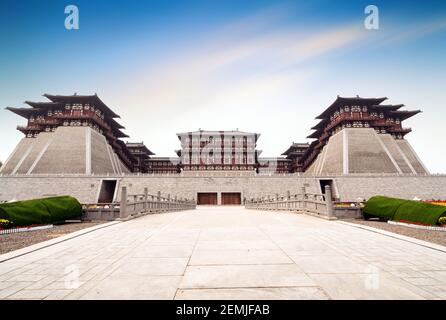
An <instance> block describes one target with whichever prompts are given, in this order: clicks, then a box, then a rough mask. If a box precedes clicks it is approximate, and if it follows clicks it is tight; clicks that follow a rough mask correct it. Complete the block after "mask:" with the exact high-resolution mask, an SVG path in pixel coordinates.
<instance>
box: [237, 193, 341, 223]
mask: <svg viewBox="0 0 446 320" xmlns="http://www.w3.org/2000/svg"><path fill="white" fill-rule="evenodd" d="M245 207H246V208H247V209H256V210H287V211H303V212H309V213H313V214H317V215H321V216H326V217H328V218H330V217H333V211H334V209H333V200H332V193H331V188H330V186H326V187H325V194H315V193H307V192H306V190H305V187H302V188H301V192H300V193H299V194H291V192H290V191H288V192H287V194H286V195H285V196H279V194H277V193H276V194H275V195H274V196H273V197H272V196H267V197H261V198H252V199H247V200H246V202H245Z"/></svg>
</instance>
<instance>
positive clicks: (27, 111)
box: [6, 107, 42, 118]
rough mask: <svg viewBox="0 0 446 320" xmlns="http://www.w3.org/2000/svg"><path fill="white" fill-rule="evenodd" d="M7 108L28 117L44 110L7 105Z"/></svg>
mask: <svg viewBox="0 0 446 320" xmlns="http://www.w3.org/2000/svg"><path fill="white" fill-rule="evenodd" d="M6 110H9V111H11V112H14V113H15V114H17V115H19V116H21V117H24V118H28V117H29V116H32V115H36V114H39V113H40V112H41V111H42V110H40V109H31V108H13V107H6Z"/></svg>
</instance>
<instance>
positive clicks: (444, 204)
mask: <svg viewBox="0 0 446 320" xmlns="http://www.w3.org/2000/svg"><path fill="white" fill-rule="evenodd" d="M423 202H427V203H432V204H436V205H437V206H446V200H426V201H423Z"/></svg>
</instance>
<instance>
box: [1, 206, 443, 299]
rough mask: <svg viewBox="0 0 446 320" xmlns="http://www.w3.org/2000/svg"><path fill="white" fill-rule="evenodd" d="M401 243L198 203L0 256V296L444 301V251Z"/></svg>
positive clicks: (307, 220) (352, 229) (302, 218)
mask: <svg viewBox="0 0 446 320" xmlns="http://www.w3.org/2000/svg"><path fill="white" fill-rule="evenodd" d="M409 240H410V239H409ZM409 240H408V239H406V238H401V237H398V236H394V235H392V234H388V233H379V232H375V231H373V230H370V229H366V228H358V227H356V226H352V225H349V224H344V223H340V222H335V221H326V220H322V219H317V218H314V217H311V216H308V215H302V214H295V213H289V212H270V211H256V210H246V209H244V208H243V207H237V206H231V207H224V206H222V207H199V208H198V209H197V210H189V211H182V212H170V213H165V214H156V215H146V216H143V217H140V218H137V219H133V220H130V221H126V222H119V223H115V224H113V225H110V226H108V227H106V228H99V229H97V230H91V231H90V232H88V233H85V234H76V236H75V237H66V238H64V239H63V241H52V240H51V242H49V243H47V244H45V243H42V244H39V246H33V247H32V248H31V249H32V250H27V249H26V248H25V249H21V251H19V252H13V253H9V254H8V256H6V257H3V258H2V257H0V261H2V262H0V299H68V300H75V299H445V298H446V253H445V252H444V251H442V250H439V248H438V247H432V248H431V247H429V246H428V245H427V244H426V243H420V242H417V241H409ZM5 258H6V259H5Z"/></svg>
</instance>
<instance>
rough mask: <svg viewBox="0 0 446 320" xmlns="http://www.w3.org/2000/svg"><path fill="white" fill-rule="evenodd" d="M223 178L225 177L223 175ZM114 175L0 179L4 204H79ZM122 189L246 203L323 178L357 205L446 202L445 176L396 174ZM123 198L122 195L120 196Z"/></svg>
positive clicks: (156, 181)
mask: <svg viewBox="0 0 446 320" xmlns="http://www.w3.org/2000/svg"><path fill="white" fill-rule="evenodd" d="M225 174H227V173H226V172H225ZM104 178H107V179H110V178H113V175H110V176H69V175H67V176H0V201H5V200H12V199H16V200H22V199H31V198H38V197H43V196H51V195H64V194H69V195H73V196H75V197H76V198H78V199H79V201H81V202H84V203H87V202H95V201H96V200H97V196H98V192H99V188H100V183H101V181H102V179H104ZM114 178H116V179H117V180H118V181H119V187H121V186H124V185H125V186H127V188H128V192H129V194H132V193H143V190H144V187H148V189H149V193H151V194H156V192H157V191H158V190H160V191H161V192H162V193H163V194H164V195H167V194H169V193H170V194H171V195H172V196H174V195H176V196H178V197H183V198H189V199H190V198H196V193H197V192H212V191H214V192H224V191H226V192H241V193H242V196H243V197H246V198H247V199H249V198H251V197H260V196H267V195H274V194H276V193H279V194H280V195H285V194H286V192H287V191H288V190H289V191H291V193H293V194H295V193H300V189H301V187H302V186H303V185H306V187H307V192H309V193H320V192H321V190H320V186H319V179H333V181H334V191H335V195H336V196H337V197H339V198H340V200H342V201H356V200H357V199H358V198H359V197H360V198H369V197H371V196H373V195H378V194H381V195H387V196H394V197H400V198H406V199H413V198H414V197H418V198H421V199H446V176H445V175H443V176H397V175H349V176H336V175H324V176H299V175H272V176H236V175H229V176H213V175H212V174H208V175H206V176H199V177H192V176H164V175H163V176H156V175H154V176H152V175H141V176H137V175H124V176H118V175H117V176H115V177H114ZM118 198H119V195H118Z"/></svg>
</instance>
